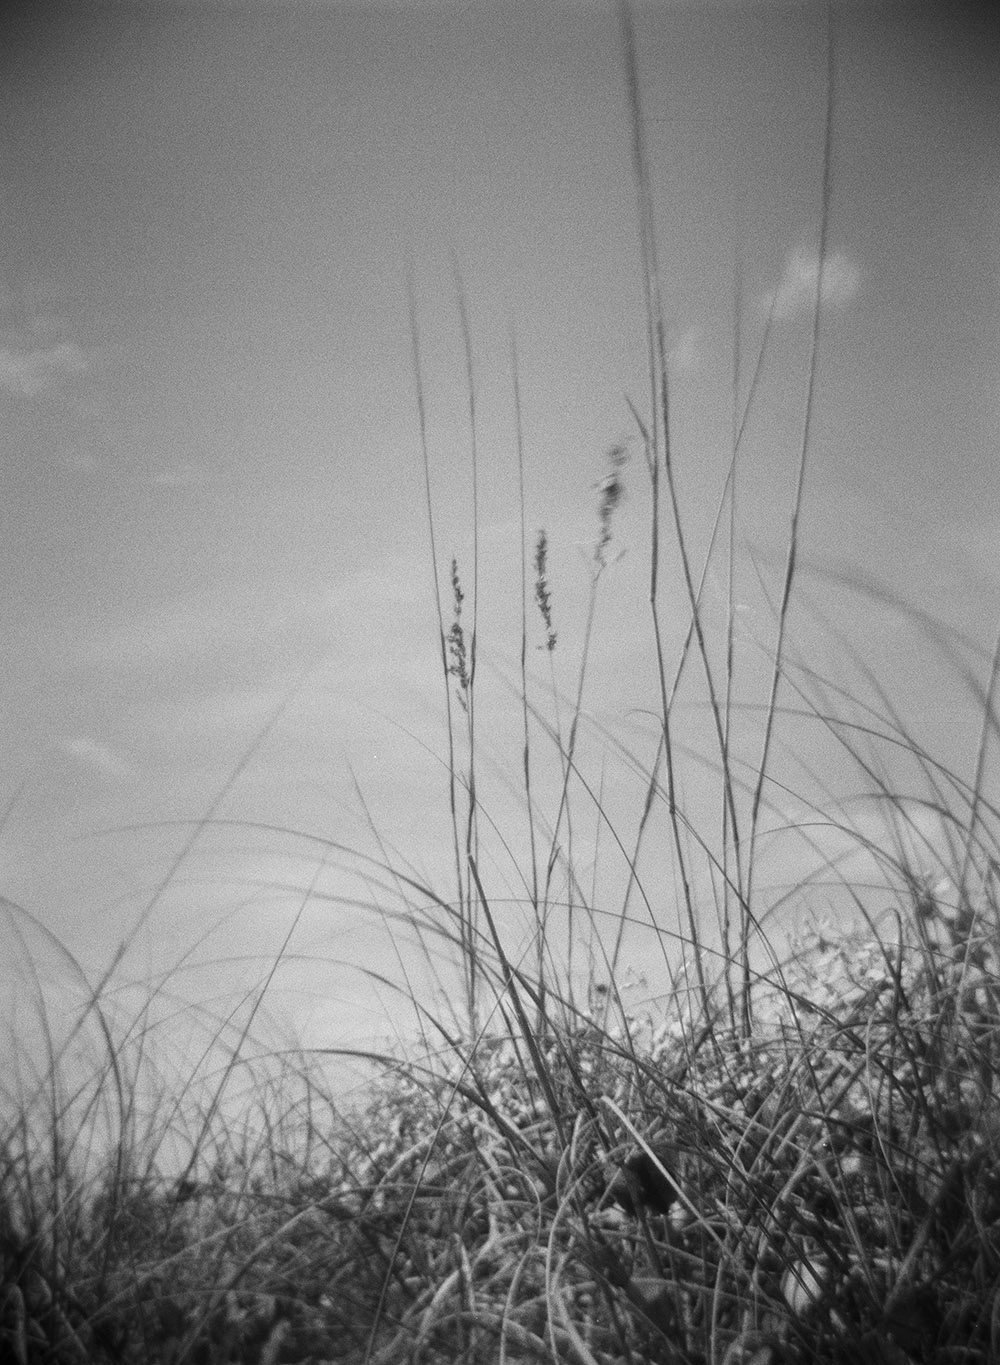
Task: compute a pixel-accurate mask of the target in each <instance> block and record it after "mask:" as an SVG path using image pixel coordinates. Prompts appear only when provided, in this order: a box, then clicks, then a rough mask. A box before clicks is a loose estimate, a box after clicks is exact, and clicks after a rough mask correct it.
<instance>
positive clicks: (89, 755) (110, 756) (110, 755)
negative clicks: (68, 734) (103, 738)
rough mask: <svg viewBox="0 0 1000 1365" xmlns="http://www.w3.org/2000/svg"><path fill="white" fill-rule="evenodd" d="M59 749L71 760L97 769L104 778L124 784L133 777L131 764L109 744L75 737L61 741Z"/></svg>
mask: <svg viewBox="0 0 1000 1365" xmlns="http://www.w3.org/2000/svg"><path fill="white" fill-rule="evenodd" d="M59 747H60V748H61V749H62V750H63V752H64V753H67V754H69V755H70V757H71V758H75V759H77V760H78V761H79V762H81V763H84V764H86V766H87V767H89V768H94V769H96V770H97V772H99V773H100V774H101V775H102V776H103V777H109V778H112V779H113V780H114V781H116V782H123V781H125V779H126V778H130V777H131V776H132V775H133V770H132V766H131V764H130V763H128V762H127V761H126V760H125V759H124V758H123V757H122V756H121V754H119V753H117V752H116V751H115V750H114V749H111V748H110V747H109V746H108V745H107V744H101V743H99V742H98V741H97V740H96V739H91V738H90V737H89V735H75V736H74V737H73V738H72V739H64V740H61V741H60V746H59Z"/></svg>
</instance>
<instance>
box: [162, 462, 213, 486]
mask: <svg viewBox="0 0 1000 1365" xmlns="http://www.w3.org/2000/svg"><path fill="white" fill-rule="evenodd" d="M214 478H215V474H214V473H213V471H212V470H211V469H209V468H208V467H207V466H205V465H198V464H193V463H192V462H190V461H187V462H185V463H184V464H179V465H175V466H173V467H172V468H170V469H161V470H159V471H158V472H157V473H156V474H154V475H153V478H152V483H153V485H154V487H156V488H194V487H196V486H197V485H198V484H202V483H211V482H212V480H213V479H214Z"/></svg>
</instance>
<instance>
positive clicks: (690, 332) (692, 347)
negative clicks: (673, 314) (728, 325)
mask: <svg viewBox="0 0 1000 1365" xmlns="http://www.w3.org/2000/svg"><path fill="white" fill-rule="evenodd" d="M704 331H705V329H704V328H703V327H699V326H694V327H686V328H685V329H684V331H683V332H680V333H679V334H678V335H677V336H676V337H674V338H673V340H672V343H671V346H670V356H669V359H670V364H671V365H672V366H673V368H674V369H675V370H676V371H678V372H679V373H681V374H693V373H694V372H695V371H696V370H698V369H700V368H701V360H702V346H703V342H704Z"/></svg>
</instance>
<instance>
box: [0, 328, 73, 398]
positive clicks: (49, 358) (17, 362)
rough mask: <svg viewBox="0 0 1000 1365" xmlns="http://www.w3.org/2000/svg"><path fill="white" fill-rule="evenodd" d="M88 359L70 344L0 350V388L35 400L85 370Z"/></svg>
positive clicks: (4, 348) (13, 347)
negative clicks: (39, 395) (38, 395)
mask: <svg viewBox="0 0 1000 1365" xmlns="http://www.w3.org/2000/svg"><path fill="white" fill-rule="evenodd" d="M87 365H88V362H87V356H86V354H85V353H84V351H83V349H82V347H80V346H77V344H76V343H75V342H73V341H60V342H57V343H56V344H55V345H53V346H34V347H18V346H10V345H7V346H3V347H0V388H4V389H7V390H8V391H9V392H11V393H20V394H23V395H24V396H25V397H27V398H34V397H35V396H36V395H37V394H40V393H42V392H43V391H44V390H45V389H51V388H55V387H57V386H58V385H60V384H62V383H64V382H65V380H67V379H69V378H71V377H72V376H73V375H77V374H81V373H82V372H83V371H84V370H86V369H87Z"/></svg>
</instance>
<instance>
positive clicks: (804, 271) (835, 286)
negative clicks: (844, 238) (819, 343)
mask: <svg viewBox="0 0 1000 1365" xmlns="http://www.w3.org/2000/svg"><path fill="white" fill-rule="evenodd" d="M817 282H818V283H819V286H820V290H819V301H820V304H821V305H823V306H824V307H827V308H843V307H845V306H846V305H847V304H848V303H850V302H851V300H852V299H853V298H855V297H856V295H857V293H858V289H859V288H860V286H861V271H860V269H859V268H858V266H857V265H855V263H854V262H853V261H852V260H851V258H850V257H849V256H848V255H847V254H846V253H845V252H843V251H834V252H832V253H830V254H828V255H827V257H826V260H825V261H824V262H823V270H822V275H821V274H820V260H819V253H818V252H817V251H816V250H815V249H813V248H810V247H797V248H796V249H795V250H794V251H791V252H789V254H788V256H787V258H786V260H785V270H784V274H783V275H782V277H781V280H780V281H779V283H778V287H777V289H776V290H774V291H773V292H772V293H770V294H768V295H766V297H765V299H764V303H765V305H766V306H767V307H768V308H770V307H772V306H773V308H774V316H775V317H776V318H782V319H785V320H788V319H791V318H796V317H801V316H803V315H805V314H807V313H809V312H811V311H812V309H813V307H814V306H815V303H816V285H817Z"/></svg>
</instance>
